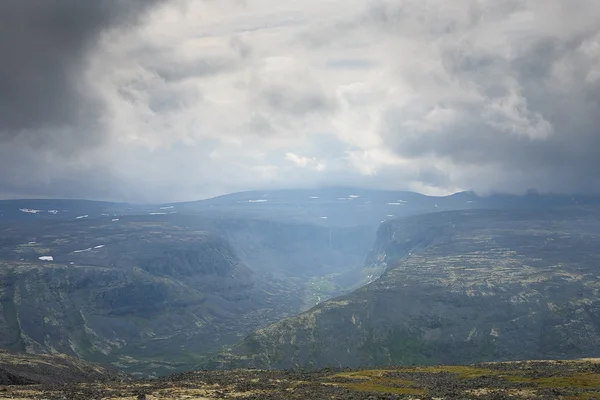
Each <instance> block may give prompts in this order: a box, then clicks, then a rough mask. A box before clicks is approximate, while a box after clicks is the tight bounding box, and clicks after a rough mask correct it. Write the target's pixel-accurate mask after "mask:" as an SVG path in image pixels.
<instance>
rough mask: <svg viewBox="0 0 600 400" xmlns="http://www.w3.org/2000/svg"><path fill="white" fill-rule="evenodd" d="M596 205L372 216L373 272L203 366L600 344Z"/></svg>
mask: <svg viewBox="0 0 600 400" xmlns="http://www.w3.org/2000/svg"><path fill="white" fill-rule="evenodd" d="M598 248H600V209H599V208H598V207H592V206H585V207H582V206H578V207H574V206H569V207H557V208H540V209H510V210H509V209H506V210H467V211H451V212H440V213H431V214H425V215H420V216H412V217H407V218H401V219H395V220H391V221H388V222H386V223H384V224H382V225H381V227H380V229H379V231H378V234H377V240H376V243H375V246H374V249H373V251H372V253H371V254H370V256H369V259H368V262H367V266H368V267H369V268H371V269H374V270H377V269H379V270H381V271H383V273H382V275H381V277H380V278H379V279H376V280H375V281H374V282H372V283H370V284H368V285H366V286H364V287H362V288H360V289H358V290H356V291H354V292H352V293H350V294H348V295H345V296H341V297H337V298H334V299H331V300H328V301H325V302H323V303H320V304H319V305H318V306H316V307H314V308H312V309H311V310H309V311H307V312H305V313H302V314H300V315H298V316H296V317H293V318H289V319H286V320H283V321H280V322H277V323H275V324H273V325H270V326H268V327H266V328H263V329H260V330H258V331H256V332H255V333H253V334H252V335H249V336H248V337H247V338H245V339H244V340H243V341H242V342H240V343H238V344H237V345H236V346H234V347H233V348H231V349H230V350H229V351H227V352H225V353H224V354H222V355H221V356H220V357H217V358H215V359H214V360H213V363H212V365H211V366H212V367H216V368H234V367H257V368H291V367H311V368H312V367H325V366H333V367H339V366H345V367H346V366H348V367H358V366H360V367H367V366H376V365H391V364H404V365H406V364H415V363H416V364H436V363H452V364H455V363H469V362H478V361H491V360H511V359H551V358H576V357H583V356H587V357H593V356H599V355H600V298H599V297H598V294H599V291H600V253H599V252H598Z"/></svg>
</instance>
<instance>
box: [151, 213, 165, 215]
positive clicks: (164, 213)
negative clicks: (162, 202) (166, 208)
mask: <svg viewBox="0 0 600 400" xmlns="http://www.w3.org/2000/svg"><path fill="white" fill-rule="evenodd" d="M150 215H167V213H163V212H160V213H159V212H153V213H150Z"/></svg>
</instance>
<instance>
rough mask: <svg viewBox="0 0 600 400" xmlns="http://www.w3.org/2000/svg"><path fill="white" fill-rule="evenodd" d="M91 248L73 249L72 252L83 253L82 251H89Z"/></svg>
mask: <svg viewBox="0 0 600 400" xmlns="http://www.w3.org/2000/svg"><path fill="white" fill-rule="evenodd" d="M91 250H92V248H91V247H88V248H87V249H83V250H75V251H74V252H73V253H83V252H84V251H91Z"/></svg>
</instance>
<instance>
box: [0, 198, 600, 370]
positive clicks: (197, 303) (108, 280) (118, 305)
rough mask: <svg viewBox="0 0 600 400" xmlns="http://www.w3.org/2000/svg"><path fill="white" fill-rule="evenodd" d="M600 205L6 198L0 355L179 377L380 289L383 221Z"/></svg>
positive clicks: (588, 201)
mask: <svg viewBox="0 0 600 400" xmlns="http://www.w3.org/2000/svg"><path fill="white" fill-rule="evenodd" d="M598 203H599V201H598V198H594V197H582V196H575V197H573V196H549V195H537V194H535V193H532V194H529V195H527V196H500V195H494V196H488V197H478V196H476V195H475V194H473V193H468V192H465V193H457V194H455V195H451V196H444V197H430V196H424V195H421V194H417V193H411V192H397V191H396V192H395V191H377V190H360V189H350V188H329V189H314V190H276V191H257V192H244V193H234V194H230V195H225V196H220V197H217V198H214V199H207V200H202V201H197V202H187V203H173V204H160V205H152V204H149V205H135V204H122V203H107V202H94V201H86V200H60V199H50V200H40V199H38V200H36V199H33V200H10V201H0V348H7V349H11V350H15V351H27V352H31V353H52V352H62V353H67V354H69V355H76V356H80V357H83V358H85V359H86V360H91V361H100V362H104V363H109V364H111V365H113V366H115V367H118V368H121V369H125V370H127V371H129V372H139V373H144V374H152V373H157V374H166V373H169V372H173V371H182V370H186V369H190V368H193V367H195V366H197V365H199V364H201V365H203V363H204V362H205V359H206V358H207V357H209V355H210V354H213V353H216V352H218V351H219V350H220V349H221V348H222V347H223V346H230V345H233V344H234V343H236V342H238V341H239V340H240V339H242V338H244V337H245V336H246V335H248V334H250V333H251V332H252V331H254V330H256V329H259V328H264V327H266V326H268V325H269V324H271V323H273V322H275V321H278V320H280V319H283V318H287V317H291V316H293V315H296V314H298V313H300V312H303V311H306V310H308V309H310V308H311V307H313V306H315V305H317V304H321V303H322V302H323V301H325V300H327V299H330V298H332V297H335V296H340V295H344V294H347V293H349V292H351V291H352V290H354V289H357V288H359V287H361V286H363V285H365V284H368V283H370V282H373V281H375V280H377V278H378V277H379V276H380V275H381V274H382V273H383V272H384V270H385V269H386V268H387V265H388V264H389V263H386V262H382V261H381V260H382V258H381V257H383V254H387V256H388V257H389V256H390V255H393V254H395V252H397V250H394V249H393V248H392V247H393V246H387V245H386V243H387V242H385V240H382V239H381V238H380V239H379V240H378V242H377V245H376V250H375V251H374V252H373V253H372V254H371V255H370V256H369V260H370V261H368V262H367V265H366V266H365V258H366V257H367V255H368V253H369V250H370V249H371V247H372V243H373V241H374V240H375V237H376V232H377V229H378V227H379V225H380V224H381V223H382V221H384V222H383V225H382V229H383V231H385V229H388V228H385V227H386V226H392V225H390V224H393V223H395V222H390V221H395V220H394V218H397V217H398V216H407V215H415V214H423V213H432V212H435V211H438V210H440V211H441V210H457V209H458V210H460V209H466V210H477V209H486V208H494V207H495V208H501V209H505V210H528V212H529V211H536V210H539V209H546V208H548V207H567V208H569V207H570V208H573V207H583V206H586V207H594V206H595V204H598ZM432 215H433V214H432ZM381 232H382V230H380V236H381ZM382 246H383V247H382ZM385 246H387V247H385ZM384 247H385V249H384ZM377 249H379V250H377Z"/></svg>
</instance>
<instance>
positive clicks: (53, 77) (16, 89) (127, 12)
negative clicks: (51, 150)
mask: <svg viewBox="0 0 600 400" xmlns="http://www.w3.org/2000/svg"><path fill="white" fill-rule="evenodd" d="M158 2H159V1H158V0H150V1H148V0H127V1H123V0H94V1H80V0H30V1H29V0H28V1H22V0H3V1H1V2H0V58H1V59H2V62H0V139H7V138H8V139H11V138H14V137H16V136H17V135H25V136H28V138H29V141H30V142H31V143H32V144H37V145H42V146H57V147H61V146H62V145H63V144H64V143H65V142H69V141H70V142H71V143H72V142H74V141H76V142H79V143H83V144H86V143H88V142H91V143H95V142H97V141H99V140H100V138H98V137H97V136H95V135H93V134H92V133H98V123H99V121H98V120H99V118H100V117H101V115H102V113H103V103H102V101H101V99H100V98H99V97H97V96H96V95H95V93H93V92H91V91H90V88H89V86H88V85H87V82H86V80H85V79H84V78H83V76H82V71H83V70H84V69H85V64H86V61H87V56H88V55H89V52H90V51H91V50H93V49H94V47H95V44H96V42H97V41H98V40H99V38H100V35H101V34H102V33H103V32H105V31H106V30H107V29H111V28H119V27H125V28H126V27H128V26H130V25H132V24H135V23H136V22H137V21H138V20H139V19H140V18H142V17H143V16H144V13H145V11H146V10H148V9H149V8H150V7H152V6H154V5H156V4H157V3H158ZM56 130H59V131H61V132H63V133H65V132H67V133H68V132H71V133H69V134H67V136H68V137H60V136H59V137H58V138H54V137H53V138H50V137H49V136H50V135H51V134H52V132H54V131H56Z"/></svg>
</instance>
